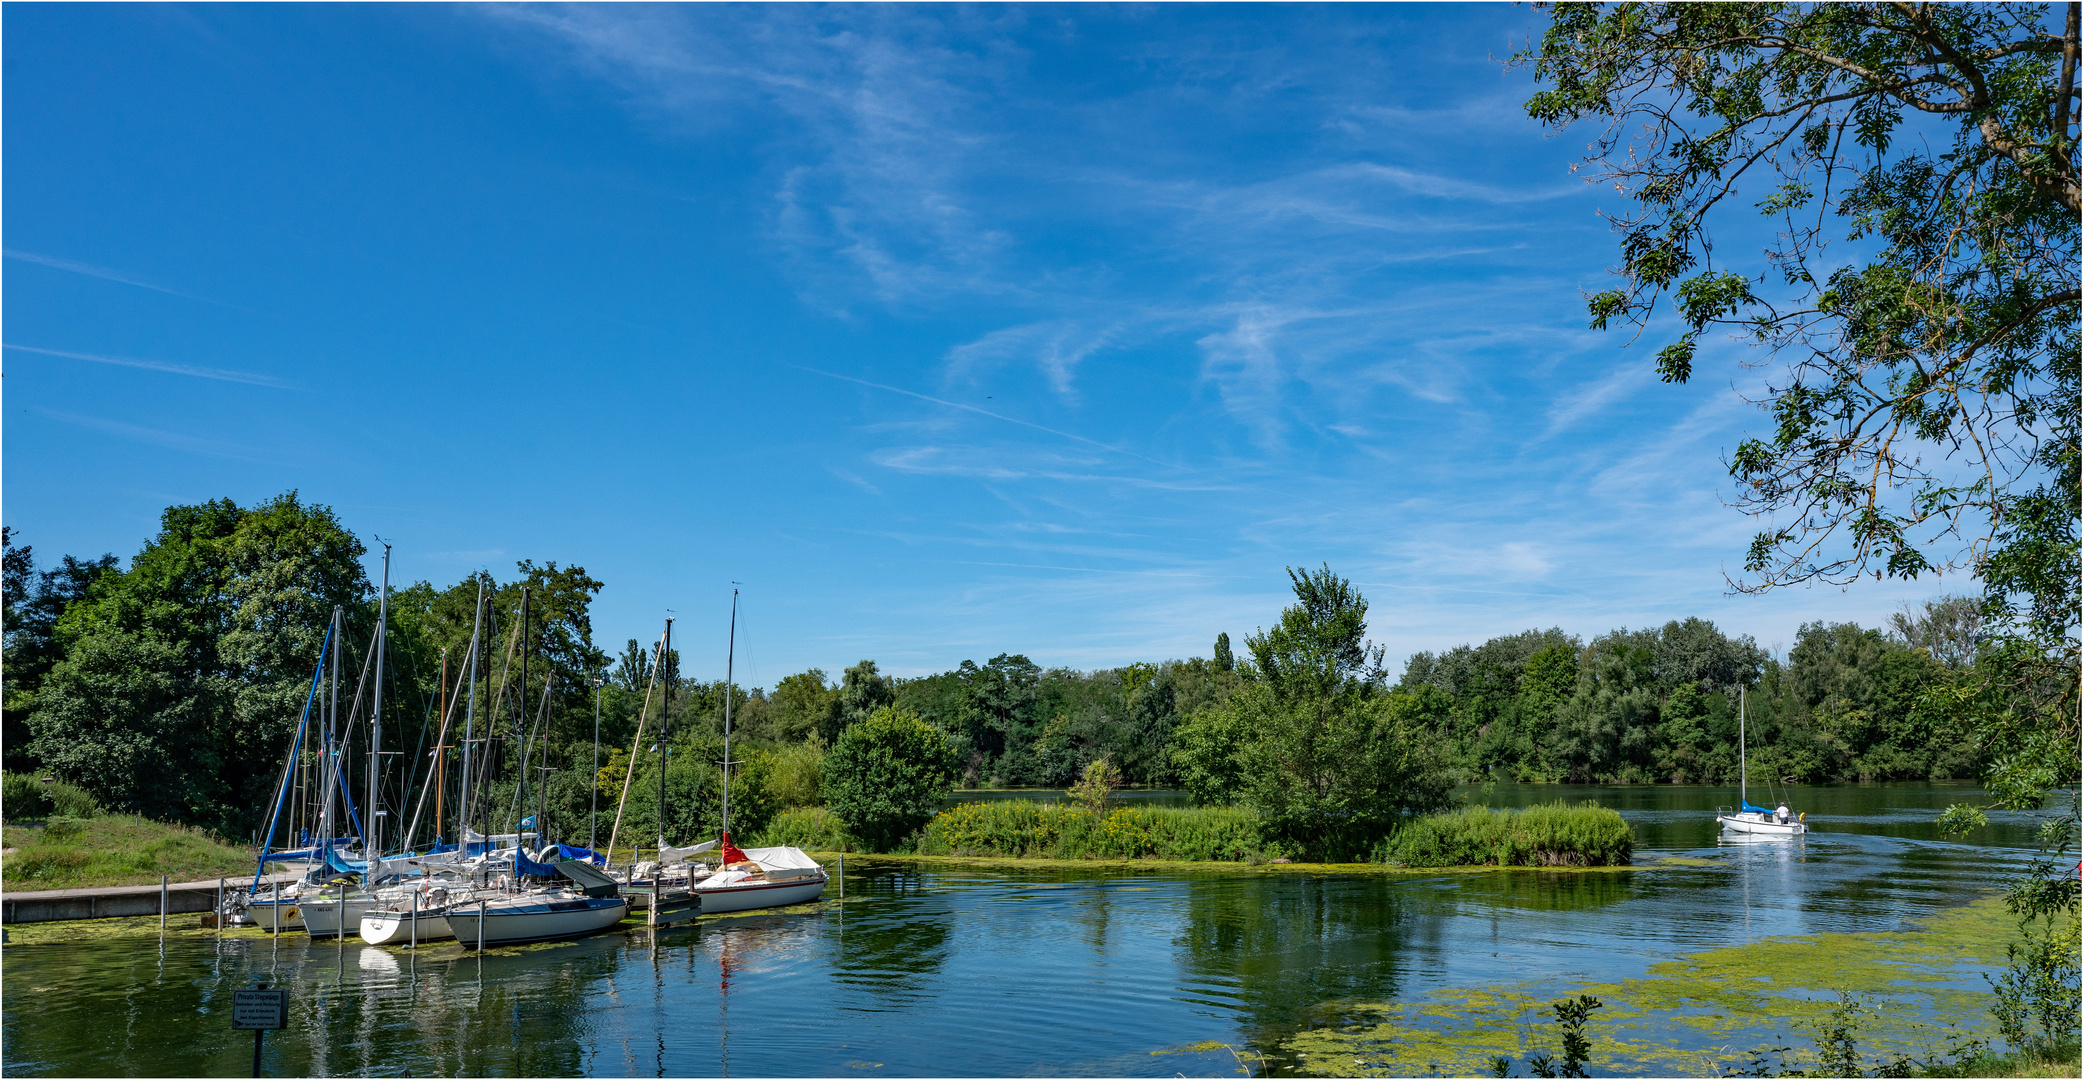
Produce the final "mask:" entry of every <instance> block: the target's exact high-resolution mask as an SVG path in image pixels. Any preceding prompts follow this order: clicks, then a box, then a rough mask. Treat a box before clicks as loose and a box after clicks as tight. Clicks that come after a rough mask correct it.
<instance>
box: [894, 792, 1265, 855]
mask: <svg viewBox="0 0 2084 1080" xmlns="http://www.w3.org/2000/svg"><path fill="white" fill-rule="evenodd" d="M1258 822H1259V818H1258V815H1256V814H1254V813H1252V812H1251V811H1249V810H1242V809H1238V808H1235V807H1227V806H1207V807H1195V808H1191V809H1183V808H1176V807H1134V808H1125V809H1120V810H1115V811H1113V812H1111V813H1107V814H1096V813H1094V812H1093V811H1091V810H1088V809H1086V808H1084V807H1082V806H1064V805H1060V804H1056V803H1033V802H1027V801H1025V800H1011V799H1009V800H1005V801H1000V802H977V803H965V804H963V805H961V806H957V807H954V808H953V809H949V810H944V811H942V812H941V813H940V814H939V815H938V816H936V817H935V818H934V819H933V820H932V821H930V822H928V823H927V825H926V828H925V829H924V830H922V831H921V832H920V834H919V838H918V845H917V848H916V850H917V851H918V853H919V854H921V855H970V856H991V857H1007V858H1027V859H1166V860H1176V861H1182V862H1210V861H1220V862H1238V861H1243V860H1249V859H1254V858H1257V857H1259V856H1260V853H1261V847H1262V845H1261V844H1260V841H1259V831H1258Z"/></svg>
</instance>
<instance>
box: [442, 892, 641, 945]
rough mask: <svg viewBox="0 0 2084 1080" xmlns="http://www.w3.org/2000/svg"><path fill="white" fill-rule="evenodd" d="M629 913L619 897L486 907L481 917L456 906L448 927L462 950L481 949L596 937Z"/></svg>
mask: <svg viewBox="0 0 2084 1080" xmlns="http://www.w3.org/2000/svg"><path fill="white" fill-rule="evenodd" d="M629 910H630V904H629V901H628V900H624V899H622V898H620V897H616V898H614V899H613V900H612V901H610V902H606V903H603V902H601V901H598V900H596V901H558V902H539V903H523V904H512V903H509V904H507V905H505V906H496V905H488V906H487V907H486V908H485V910H484V913H483V914H482V915H480V914H479V911H478V909H477V908H476V907H472V906H461V905H459V906H457V907H453V908H450V909H449V910H448V923H449V930H450V931H451V932H452V933H454V934H455V935H456V940H457V941H459V942H461V943H462V944H463V947H464V948H466V949H482V948H487V947H497V946H500V945H526V944H529V943H530V942H536V941H560V940H563V939H565V938H575V937H585V936H586V935H588V934H597V933H599V932H601V931H603V930H606V929H608V928H609V927H611V926H614V925H615V924H616V923H618V922H621V921H622V917H623V916H624V915H627V914H629ZM480 927H482V928H483V929H482V934H483V939H482V940H480V937H479V935H480V933H481V931H480Z"/></svg>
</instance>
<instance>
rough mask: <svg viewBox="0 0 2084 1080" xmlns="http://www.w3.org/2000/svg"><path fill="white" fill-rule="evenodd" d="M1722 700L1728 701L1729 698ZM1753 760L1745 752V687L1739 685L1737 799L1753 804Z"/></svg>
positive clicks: (1748, 804) (1746, 803) (1743, 802)
mask: <svg viewBox="0 0 2084 1080" xmlns="http://www.w3.org/2000/svg"><path fill="white" fill-rule="evenodd" d="M1722 700H1724V701H1728V700H1729V699H1728V698H1723V699H1722ZM1750 787H1751V760H1750V758H1749V757H1747V756H1746V755H1745V753H1744V688H1743V687H1741V686H1739V687H1737V801H1738V802H1739V803H1742V804H1743V805H1745V806H1750V805H1751V794H1750Z"/></svg>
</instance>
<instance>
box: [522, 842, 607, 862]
mask: <svg viewBox="0 0 2084 1080" xmlns="http://www.w3.org/2000/svg"><path fill="white" fill-rule="evenodd" d="M536 854H538V855H541V856H542V857H543V858H545V859H548V860H551V861H552V862H555V861H556V860H558V859H578V860H579V861H581V862H589V863H592V864H593V865H595V866H606V865H608V857H607V856H606V855H603V854H601V853H600V852H598V851H593V850H591V849H589V848H583V847H573V846H572V845H570V844H551V845H550V846H549V847H546V848H544V849H543V850H541V851H539V852H537V853H536Z"/></svg>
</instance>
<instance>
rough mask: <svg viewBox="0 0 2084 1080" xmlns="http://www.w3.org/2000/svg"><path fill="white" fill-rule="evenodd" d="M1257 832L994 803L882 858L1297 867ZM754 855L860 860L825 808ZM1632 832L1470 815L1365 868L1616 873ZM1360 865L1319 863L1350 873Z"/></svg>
mask: <svg viewBox="0 0 2084 1080" xmlns="http://www.w3.org/2000/svg"><path fill="white" fill-rule="evenodd" d="M1261 827H1262V822H1261V820H1260V818H1259V815H1258V814H1257V813H1255V812H1253V811H1252V810H1250V809H1247V808H1244V807H1236V806H1202V807H1120V808H1113V809H1102V810H1097V811H1096V810H1093V809H1089V808H1087V807H1084V806H1078V805H1069V804H1063V803H1044V802H1031V801H1027V800H1017V799H1004V800H992V801H989V802H970V803H963V804H961V805H959V806H954V807H950V808H949V809H947V810H943V811H941V812H940V813H939V814H937V815H935V816H934V817H933V818H932V819H931V820H930V821H928V822H927V823H926V825H925V827H923V828H922V829H920V831H919V832H918V833H917V834H916V835H915V836H914V837H913V839H912V842H911V843H910V844H909V845H907V846H905V847H904V848H902V849H900V850H898V851H893V852H883V853H878V854H879V855H887V856H908V857H931V856H941V857H948V858H954V859H1010V860H1018V861H1022V862H1068V863H1081V862H1108V861H1121V862H1161V863H1181V864H1208V863H1217V864H1221V863H1243V864H1246V865H1255V866H1256V865H1266V864H1273V863H1276V862H1280V863H1289V862H1291V861H1292V859H1293V858H1295V857H1299V856H1300V853H1299V852H1295V851H1293V850H1291V849H1289V848H1287V847H1285V846H1283V845H1281V844H1279V843H1273V844H1267V843H1263V842H1262V841H1261V839H1260V836H1261ZM753 842H754V843H755V844H757V845H761V846H766V845H779V844H786V845H789V846H791V847H799V848H802V849H804V850H806V851H826V852H849V853H854V852H864V853H865V846H864V845H861V844H859V843H858V842H856V841H855V840H854V839H853V838H852V837H851V836H849V835H848V834H847V832H846V829H845V826H844V824H843V823H842V822H841V821H840V820H839V818H838V817H837V816H836V815H834V814H833V813H832V812H831V811H829V810H827V809H825V808H824V807H801V808H797V809H792V810H784V811H782V812H781V813H779V814H777V815H775V817H774V819H773V820H772V821H771V822H769V823H768V825H767V826H766V828H764V829H763V830H761V831H760V832H759V833H758V834H757V835H755V836H754V837H753ZM1634 851H1635V832H1634V830H1633V829H1632V828H1631V827H1630V826H1629V824H1628V822H1627V821H1626V820H1624V819H1623V818H1622V817H1621V815H1620V814H1619V813H1617V812H1615V811H1613V810H1611V809H1608V808H1606V807H1602V806H1598V805H1595V804H1593V803H1589V802H1588V803H1582V804H1579V805H1576V806H1568V805H1564V804H1562V803H1550V804H1546V805H1542V806H1533V807H1528V808H1526V809H1524V810H1497V809H1491V808H1488V807H1481V806H1472V807H1466V808H1462V809H1457V810H1449V811H1444V812H1440V813H1433V814H1421V815H1415V816H1413V817H1411V818H1410V819H1409V820H1407V821H1405V822H1404V823H1403V824H1402V825H1401V826H1399V827H1398V828H1397V829H1396V830H1395V831H1394V832H1392V833H1391V834H1390V835H1388V836H1386V837H1384V838H1383V839H1382V840H1380V841H1379V842H1378V843H1377V844H1376V845H1375V846H1374V849H1373V850H1372V852H1371V854H1370V857H1369V858H1368V859H1366V860H1365V862H1364V863H1363V865H1365V864H1381V865H1386V866H1388V867H1391V868H1397V869H1414V870H1417V869H1447V868H1456V867H1468V866H1498V867H1513V866H1523V867H1534V868H1578V867H1608V866H1626V865H1628V864H1629V863H1630V862H1631V861H1632V860H1633V857H1634ZM1356 862H1362V860H1349V861H1343V862H1340V861H1331V862H1317V863H1311V864H1308V865H1314V866H1353V865H1354V864H1355V863H1356Z"/></svg>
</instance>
